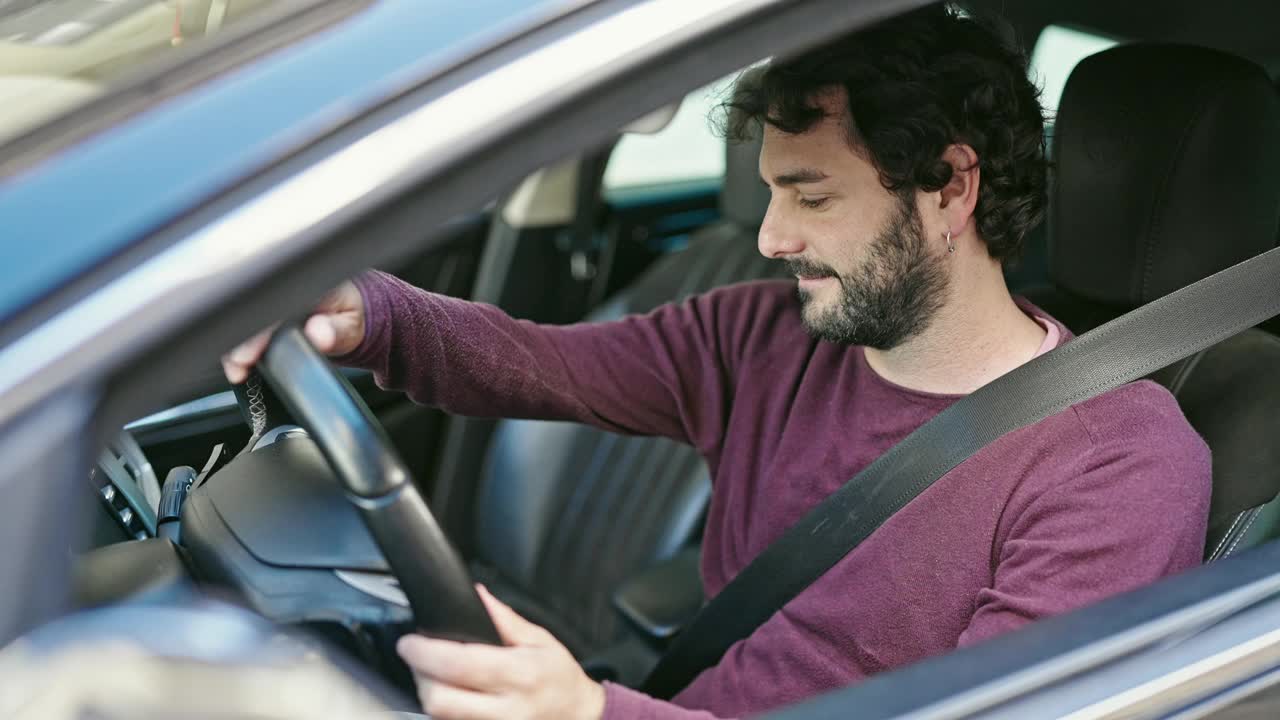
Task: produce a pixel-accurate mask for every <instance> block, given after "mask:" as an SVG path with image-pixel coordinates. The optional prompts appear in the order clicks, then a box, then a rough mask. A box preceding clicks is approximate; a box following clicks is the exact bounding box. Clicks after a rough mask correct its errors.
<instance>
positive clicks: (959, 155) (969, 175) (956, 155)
mask: <svg viewBox="0 0 1280 720" xmlns="http://www.w3.org/2000/svg"><path fill="white" fill-rule="evenodd" d="M942 160H943V162H945V163H947V164H949V165H951V182H949V183H947V184H946V185H945V186H944V187H943V188H942V190H941V191H940V192H939V195H940V200H939V203H938V209H939V211H940V212H941V213H942V216H943V221H944V222H945V223H946V225H947V228H949V229H950V230H951V232H952V233H955V234H957V235H959V234H961V233H963V232H964V230H965V228H967V227H968V225H969V220H970V219H971V218H972V217H973V210H974V208H976V207H977V206H978V186H979V184H980V183H981V181H982V178H981V171H980V170H979V168H978V153H976V152H974V151H973V148H971V147H969V146H968V145H960V144H956V145H951V146H949V147H948V148H947V149H946V150H945V151H943V153H942Z"/></svg>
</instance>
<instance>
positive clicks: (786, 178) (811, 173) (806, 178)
mask: <svg viewBox="0 0 1280 720" xmlns="http://www.w3.org/2000/svg"><path fill="white" fill-rule="evenodd" d="M826 179H827V174H826V173H824V172H822V171H821V170H817V169H814V168H801V169H799V170H792V171H791V172H785V173H782V174H781V175H774V176H773V184H774V185H777V186H778V187H789V186H791V185H800V184H802V183H816V182H821V181H823V180H826Z"/></svg>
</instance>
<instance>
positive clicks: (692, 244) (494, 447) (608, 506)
mask: <svg viewBox="0 0 1280 720" xmlns="http://www.w3.org/2000/svg"><path fill="white" fill-rule="evenodd" d="M726 152H727V157H726V172H725V179H724V186H723V190H722V192H721V199H720V213H721V219H720V220H719V221H718V222H716V223H714V224H712V225H709V226H707V227H705V228H703V229H701V230H699V231H697V232H695V233H694V235H693V236H692V237H691V238H690V241H689V244H688V246H687V248H686V249H683V250H680V251H678V252H674V253H672V254H670V255H668V256H665V257H663V258H661V259H659V260H658V261H656V262H655V263H654V265H653V266H652V267H651V268H649V269H648V270H646V271H645V273H644V274H643V275H642V276H641V277H640V278H639V279H638V280H637V281H636V282H634V283H633V284H632V285H631V286H629V287H628V288H627V289H626V290H624V291H622V292H621V293H619V294H617V295H616V296H615V297H613V298H612V299H610V300H609V301H606V303H605V304H604V305H603V306H601V307H600V308H598V309H597V310H596V311H595V312H593V313H592V314H591V315H589V316H588V318H587V319H588V320H611V319H615V318H618V317H621V316H622V315H624V314H629V313H643V312H647V311H649V310H651V309H653V308H655V307H657V306H658V305H660V304H663V303H667V302H672V301H676V300H679V299H681V298H683V297H685V296H687V295H689V294H692V293H698V292H703V291H706V290H709V289H711V288H714V287H716V286H720V285H725V284H728V283H731V282H736V281H742V280H749V279H755V278H761V277H766V276H770V275H772V274H776V273H777V272H778V271H779V270H780V268H776V267H775V266H776V265H777V264H776V263H773V262H771V261H769V260H766V259H765V258H764V257H762V256H761V255H760V254H759V252H758V251H757V250H756V232H757V229H758V228H759V226H760V222H761V221H762V220H763V218H764V213H765V210H766V208H767V206H768V202H769V197H768V190H767V188H765V187H764V185H763V183H761V182H760V181H759V179H758V173H757V168H756V165H757V160H758V158H759V143H744V144H729V145H728V146H727V150H726ZM709 496H710V479H709V476H708V473H707V469H706V466H705V464H704V462H703V460H702V458H701V457H700V456H699V455H698V454H697V452H696V451H695V450H694V449H693V448H692V447H688V446H685V445H681V444H678V443H675V442H672V441H670V440H667V439H663V438H650V437H626V436H621V435H615V434H612V433H608V432H604V431H601V430H596V429H594V428H591V427H587V426H583V425H577V424H573V423H560V422H546V421H534V420H504V421H502V422H500V423H499V424H498V426H497V428H496V430H495V431H494V435H493V439H492V441H491V442H490V444H489V450H488V453H487V457H486V459H485V463H484V467H483V471H482V474H481V479H480V487H479V489H478V496H477V500H476V520H475V528H476V537H474V538H473V543H474V544H473V551H474V556H475V557H474V561H473V564H474V567H473V571H474V573H475V575H476V577H477V578H478V579H480V580H481V581H482V582H486V583H488V584H489V586H490V588H491V589H492V590H493V591H494V592H495V594H497V595H498V596H499V597H501V598H503V599H504V600H505V601H507V602H509V603H510V604H511V605H512V606H513V607H515V608H516V609H517V610H519V611H521V612H522V613H525V614H526V616H528V617H529V618H530V619H532V620H534V621H536V622H538V623H540V624H542V625H544V626H545V627H547V628H548V629H550V630H551V631H552V632H553V633H555V634H556V635H557V636H558V637H559V638H560V639H561V640H562V641H563V642H565V643H566V645H567V646H568V647H569V648H570V649H571V650H573V651H574V653H575V654H576V655H577V656H578V657H580V658H587V657H590V656H592V655H595V654H597V653H599V652H600V651H601V650H602V649H604V648H606V647H609V646H611V645H613V644H614V643H617V642H618V641H619V639H620V637H621V635H622V634H624V633H625V632H626V630H625V628H624V627H623V626H622V624H621V622H620V619H619V616H618V614H617V612H616V611H615V610H614V608H613V607H612V605H611V596H612V594H613V592H614V590H615V589H616V588H617V587H618V586H619V584H621V583H622V582H624V581H626V580H627V579H628V578H630V577H632V576H634V575H635V574H636V573H638V572H639V571H641V570H644V569H645V568H647V567H649V566H651V565H653V564H654V563H656V562H659V561H661V560H664V559H666V558H668V557H670V556H672V555H674V554H675V553H676V552H677V551H679V550H680V549H681V548H683V547H685V546H687V545H689V544H690V543H693V542H696V540H697V539H698V535H699V534H700V532H701V527H702V521H703V513H704V510H705V508H706V505H707V502H708V499H709Z"/></svg>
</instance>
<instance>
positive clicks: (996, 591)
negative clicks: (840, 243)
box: [342, 273, 1210, 720]
mask: <svg viewBox="0 0 1280 720" xmlns="http://www.w3.org/2000/svg"><path fill="white" fill-rule="evenodd" d="M357 285H358V286H359V288H360V290H361V293H362V294H363V296H364V299H365V302H366V307H367V313H368V316H367V317H368V320H367V330H366V336H365V339H364V342H363V344H362V345H361V346H360V347H359V348H357V350H356V351H355V352H353V353H352V354H351V355H349V356H347V357H345V358H342V362H344V363H345V364H349V365H355V366H360V367H365V368H368V369H370V370H373V371H374V372H375V373H376V379H377V381H378V383H379V384H380V385H382V386H383V387H387V388H396V389H403V390H406V391H407V392H408V393H409V395H410V397H412V398H413V399H414V400H415V401H417V402H421V403H426V404H431V405H437V406H440V407H442V408H444V409H445V410H447V411H449V412H452V413H458V414H463V415H475V416H503V417H524V418H545V419H557V420H575V421H578V422H583V423H589V424H592V425H595V426H598V427H601V428H604V429H606V430H613V431H617V432H624V433H636V434H649V435H664V436H667V437H670V438H674V439H676V440H679V441H682V442H686V443H690V444H692V445H694V446H695V447H696V448H697V449H698V450H699V451H700V452H701V453H702V455H703V456H705V457H706V459H707V462H708V464H709V465H710V468H711V477H712V479H713V494H712V500H711V508H710V511H709V514H708V517H707V526H706V535H705V539H704V543H703V549H702V575H703V581H704V584H705V587H706V590H707V593H708V595H709V596H710V595H715V594H716V593H718V592H719V591H720V590H721V589H722V588H723V587H724V586H725V584H726V583H727V582H728V581H729V580H730V579H731V578H733V576H734V575H735V574H736V573H738V572H739V571H740V570H741V569H742V568H743V567H744V566H745V565H746V564H747V563H748V562H749V561H750V560H751V559H752V558H753V557H754V556H755V555H756V554H757V553H759V552H760V551H761V550H763V549H764V548H765V546H766V545H768V544H769V543H770V542H771V541H772V540H773V539H774V538H776V537H778V535H779V534H781V533H782V532H783V530H785V529H786V528H787V527H788V526H790V525H791V524H793V523H794V522H795V521H796V520H797V519H798V518H800V516H801V515H803V514H804V513H805V511H807V510H808V509H809V508H811V507H813V506H814V505H815V504H816V503H818V502H819V501H821V500H822V499H823V498H824V497H826V496H827V495H828V494H830V493H831V492H833V491H834V490H836V489H837V488H839V487H840V486H841V485H843V484H844V482H845V481H846V480H848V479H849V478H851V477H853V476H854V475H855V474H856V473H857V472H858V471H860V470H861V469H862V468H864V467H865V466H866V465H868V464H869V463H870V462H871V461H872V460H874V459H875V458H876V457H877V456H879V455H880V454H882V453H884V452H885V451H886V450H888V449H889V448H890V447H892V446H893V445H894V444H895V443H897V442H898V441H900V440H902V439H903V438H904V437H906V436H907V435H908V434H909V433H911V431H913V430H915V429H916V428H917V427H919V426H920V425H921V424H923V423H924V422H925V421H927V420H928V419H930V418H931V417H933V416H934V415H935V414H937V413H938V412H939V411H941V410H942V409H943V408H945V407H947V406H948V405H950V404H951V403H953V402H955V400H956V399H957V398H958V397H959V396H956V395H937V394H931V393H925V392H918V391H915V390H911V389H908V388H905V387H901V386H898V385H895V384H893V383H890V382H888V381H886V380H884V379H883V378H881V377H880V376H879V375H877V374H876V373H875V372H874V371H873V370H872V369H871V368H870V366H869V365H868V364H867V362H866V359H865V357H864V355H863V352H862V349H861V348H858V347H841V346H837V345H833V344H830V343H826V342H820V341H817V340H814V339H812V338H811V337H809V336H808V335H807V334H806V333H805V331H804V328H803V326H802V325H801V321H800V313H799V310H800V308H799V303H798V302H797V300H796V299H795V288H794V284H793V283H790V282H780V281H770V282H754V283H747V284H742V285H736V286H732V287H727V288H723V289H719V290H715V291H713V292H710V293H707V294H705V295H701V296H697V297H694V298H692V299H690V300H687V301H685V302H683V303H681V304H679V305H667V306H663V307H660V308H658V309H657V310H655V311H653V312H652V313H649V314H648V315H644V316H637V317H629V318H625V319H623V320H619V321H616V322H608V323H585V324H578V325H570V326H561V327H556V326H544V325H536V324H533V323H529V322H525V321H517V320H513V319H512V318H510V317H509V316H507V315H505V314H504V313H503V312H502V311H500V310H498V309H497V308H494V307H491V306H487V305H480V304H474V303H469V302H465V301H461V300H456V299H452V298H447V297H443V296H439V295H433V294H429V293H426V292H423V291H421V290H418V289H416V288H413V287H411V286H409V285H406V284H404V283H402V282H400V281H399V280H396V279H394V278H392V277H390V276H388V275H383V274H377V273H373V274H369V275H365V276H363V277H361V278H360V279H359V280H358V281H357ZM1022 305H1023V307H1024V309H1025V310H1026V311H1027V312H1028V313H1031V314H1032V315H1033V316H1034V317H1036V318H1037V320H1039V321H1040V322H1041V323H1042V324H1045V325H1054V326H1056V327H1057V329H1058V333H1057V334H1058V335H1059V337H1061V338H1062V340H1063V341H1065V340H1069V339H1070V333H1069V332H1068V331H1067V330H1066V328H1064V327H1061V326H1060V325H1057V323H1056V321H1053V320H1051V319H1048V318H1047V317H1046V316H1044V315H1043V313H1041V312H1040V311H1039V310H1037V309H1035V308H1034V307H1032V306H1031V305H1029V304H1026V303H1023V304H1022ZM1052 335H1053V333H1051V336H1052ZM1209 489H1210V463H1209V450H1208V448H1207V447H1206V446H1205V444H1204V442H1203V441H1202V440H1201V439H1200V437H1199V436H1198V435H1197V434H1196V433H1195V431H1194V430H1193V429H1192V428H1191V427H1190V425H1188V423H1187V421H1186V419H1185V418H1184V417H1183V415H1182V413H1181V412H1180V410H1179V409H1178V405H1177V403H1176V402H1175V401H1174V399H1173V397H1172V396H1171V395H1170V394H1169V393H1168V392H1167V391H1166V390H1164V389H1163V388H1162V387H1160V386H1159V385H1156V384H1155V383H1152V382H1149V381H1143V382H1137V383H1133V384H1130V385H1126V386H1124V387H1121V388H1118V389H1116V390H1113V391H1111V392H1109V393H1106V394H1104V395H1102V396H1100V397H1097V398H1095V399H1093V400H1089V401H1087V402H1083V403H1080V404H1078V405H1076V406H1075V407H1073V408H1070V409H1068V410H1066V411H1063V412H1061V413H1058V414H1057V415H1054V416H1053V417H1050V418H1047V419H1045V420H1043V421H1041V422H1040V423H1038V424H1036V425H1034V426H1031V427H1028V428H1024V429H1022V430H1019V431H1016V432H1013V433H1010V434H1009V435H1007V436H1005V437H1004V438H1001V439H1000V440H998V441H997V442H995V443H993V444H992V445H990V446H988V447H987V448H985V449H984V450H983V451H981V452H979V453H978V454H976V455H974V456H973V457H972V458H970V459H969V460H968V461H966V462H965V463H963V464H961V465H960V466H958V467H956V468H955V469H954V470H952V471H951V472H950V473H948V474H947V475H946V476H944V477H943V478H941V479H940V480H939V481H938V482H937V483H936V484H934V485H933V487H931V488H930V489H929V490H928V491H926V492H925V493H923V494H922V495H921V496H920V497H918V498H916V499H915V500H914V501H913V502H911V503H910V504H909V505H908V506H907V507H906V508H904V509H903V510H902V511H901V512H899V513H898V514H897V515H895V516H894V517H893V518H891V519H890V520H889V521H888V522H887V523H885V524H884V526H882V527H881V528H880V529H879V530H878V531H877V532H876V533H875V534H874V535H872V536H871V537H870V538H868V539H867V540H866V541H865V542H863V543H862V544H861V545H860V546H859V547H858V548H857V549H856V550H854V551H853V552H852V553H850V554H849V555H848V556H846V557H845V558H844V559H843V560H842V561H841V562H839V563H838V564H837V565H836V566H835V567H834V568H832V569H831V570H830V571H829V572H827V574H826V575H824V576H823V577H822V578H821V579H820V580H818V581H817V582H816V583H815V584H813V585H812V586H810V587H809V588H808V589H807V590H806V591H804V592H803V593H801V594H800V595H799V596H797V597H796V598H795V599H793V600H792V601H791V602H790V603H788V604H787V605H786V607H784V608H783V609H782V610H781V611H780V612H778V613H776V614H775V615H774V616H773V617H772V618H771V619H770V620H769V621H768V622H766V623H765V624H764V625H763V626H761V627H760V628H759V629H757V630H756V632H755V633H754V634H753V635H751V636H750V637H749V638H747V639H746V640H743V641H740V642H738V643H737V644H735V645H734V646H733V647H732V648H730V650H729V652H728V653H727V654H726V655H725V657H724V658H723V659H722V660H721V662H720V663H719V664H718V665H716V666H715V667H713V668H711V669H709V670H707V671H705V672H703V673H702V674H701V675H700V676H698V678H697V679H695V680H694V681H693V683H692V684H691V685H690V686H689V687H688V688H686V689H685V690H684V691H683V692H682V693H680V694H679V695H678V696H676V698H675V699H674V701H673V702H672V703H666V702H660V701H657V700H654V699H652V698H648V697H646V696H644V695H642V694H640V693H638V692H636V691H633V690H629V689H627V688H624V687H621V686H619V685H616V684H612V683H606V698H607V699H606V709H605V718H606V719H607V720H621V719H623V718H626V719H635V718H645V719H652V720H677V719H685V718H701V719H707V718H725V717H739V716H743V715H748V714H754V713H759V712H762V711H765V710H768V709H770V708H774V707H777V706H779V705H784V704H787V703H792V702H795V701H797V700H800V699H802V698H806V697H810V696H812V695H815V694H817V693H820V692H822V691H825V690H831V689H834V688H838V687H841V686H845V685H848V684H850V683H854V682H857V681H859V680H860V679H862V678H865V677H867V676H869V675H872V674H874V673H878V672H882V671H884V670H888V669H891V668H896V667H900V666H902V665H906V664H908V663H911V662H915V661H917V660H920V659H923V658H926V657H929V656H932V655H938V654H940V653H944V652H946V651H948V650H951V649H953V648H956V647H958V646H964V645H970V644H973V643H976V642H980V641H982V640H984V639H986V638H990V637H992V636H995V635H999V634H1000V633H1004V632H1008V631H1009V630H1013V629H1014V628H1017V627H1020V626H1022V625H1023V624H1025V623H1027V622H1029V621H1031V620H1035V619H1036V618H1041V617H1045V616H1048V615H1053V614H1056V613H1061V612H1064V611H1067V610H1071V609H1073V608H1077V607H1080V606H1082V605H1085V604H1088V603H1091V602H1094V601H1096V600H1098V599H1100V598H1103V597H1105V596H1108V595H1112V594H1115V593H1119V592H1122V591H1124V590H1128V589H1131V588H1135V587H1138V586H1140V585H1144V584H1147V583H1150V582H1152V581H1153V580H1156V579H1157V578H1160V577H1163V576H1165V575H1168V574H1170V573H1174V572H1177V571H1179V570H1182V569H1184V568H1189V567H1192V566H1194V565H1197V564H1198V563H1199V562H1200V559H1201V555H1202V551H1203V545H1204V536H1205V524H1206V519H1207V515H1208V507H1209Z"/></svg>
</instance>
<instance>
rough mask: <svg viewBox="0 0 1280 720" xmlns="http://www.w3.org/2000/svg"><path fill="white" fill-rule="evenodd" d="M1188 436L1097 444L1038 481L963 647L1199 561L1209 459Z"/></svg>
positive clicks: (1002, 538) (1012, 521)
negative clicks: (1169, 441) (1073, 468)
mask: <svg viewBox="0 0 1280 720" xmlns="http://www.w3.org/2000/svg"><path fill="white" fill-rule="evenodd" d="M1188 433H1190V429H1189V428H1188ZM1187 439H1188V440H1189V442H1187V443H1185V444H1182V445H1181V446H1178V447H1173V446H1170V447H1161V446H1160V444H1159V443H1157V444H1144V443H1142V442H1139V441H1136V440H1137V439H1135V438H1133V437H1132V436H1130V438H1127V439H1121V440H1119V441H1117V442H1114V443H1112V444H1111V445H1110V446H1104V447H1094V448H1093V452H1092V453H1091V454H1090V456H1089V457H1088V458H1087V459H1086V460H1084V461H1083V462H1082V463H1081V464H1080V466H1079V468H1078V472H1076V473H1074V475H1073V476H1071V477H1065V478H1050V479H1048V480H1047V481H1045V479H1041V483H1042V484H1041V486H1040V487H1038V488H1033V489H1032V490H1031V492H1029V493H1027V494H1028V497H1026V498H1019V497H1018V493H1015V497H1014V498H1012V499H1011V502H1012V503H1014V504H1016V505H1017V506H1018V507H1016V508H1011V509H1012V510H1013V512H1012V513H1011V517H1010V518H1009V520H1008V521H1007V524H1006V526H1005V527H1002V528H1001V529H1000V530H999V531H998V532H997V542H996V548H995V551H994V554H995V557H994V558H993V563H994V566H995V567H994V573H993V582H992V584H991V587H988V588H985V589H983V590H982V591H980V592H979V594H978V598H977V603H976V611H975V613H974V616H973V618H972V620H971V621H970V623H969V626H968V627H967V628H966V629H965V631H964V632H963V633H962V634H961V636H960V639H959V645H960V646H964V645H971V644H974V643H977V642H980V641H982V640H985V639H987V638H990V637H993V636H995V635H999V634H1001V633H1004V632H1008V631H1010V630H1014V629H1017V628H1019V627H1021V626H1022V625H1024V624H1026V623H1028V622H1030V621H1032V620H1037V619H1040V618H1044V617H1048V616H1050V615H1057V614H1060V613H1063V612H1067V611H1069V610H1074V609H1076V608H1079V607H1083V606H1085V605H1089V604H1092V603H1094V602H1096V601H1098V600H1101V599H1103V598H1106V597H1108V596H1111V595H1116V594H1119V593H1122V592H1125V591H1127V590H1132V589H1135V588H1138V587H1141V586H1143V585H1148V584H1150V583H1152V582H1155V581H1156V580H1159V579H1160V578H1162V577H1165V576H1167V575H1171V574H1174V573H1176V572H1179V571H1181V570H1185V569H1188V568H1191V567H1194V566H1196V565H1198V564H1200V562H1201V558H1202V556H1203V552H1204V537H1205V526H1206V523H1207V520H1208V510H1209V491H1210V469H1209V457H1208V450H1207V448H1205V447H1204V446H1203V444H1202V443H1200V442H1199V438H1198V437H1196V436H1194V434H1190V437H1189V438H1187Z"/></svg>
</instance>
